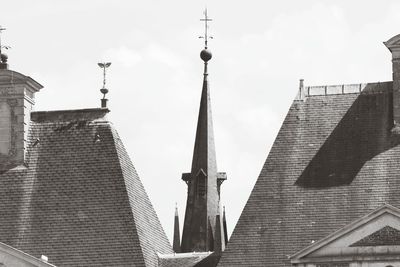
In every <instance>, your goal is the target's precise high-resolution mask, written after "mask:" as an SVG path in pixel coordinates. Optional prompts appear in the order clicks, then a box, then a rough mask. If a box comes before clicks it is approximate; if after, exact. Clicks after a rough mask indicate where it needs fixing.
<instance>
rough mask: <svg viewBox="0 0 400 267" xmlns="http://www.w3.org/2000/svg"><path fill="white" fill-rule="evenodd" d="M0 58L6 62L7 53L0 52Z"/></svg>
mask: <svg viewBox="0 0 400 267" xmlns="http://www.w3.org/2000/svg"><path fill="white" fill-rule="evenodd" d="M0 59H1V62H3V63H7V61H8V56H7V54H1V55H0Z"/></svg>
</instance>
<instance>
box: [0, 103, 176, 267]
mask: <svg viewBox="0 0 400 267" xmlns="http://www.w3.org/2000/svg"><path fill="white" fill-rule="evenodd" d="M107 112H108V110H107V109H85V110H69V111H54V112H33V113H31V120H32V121H31V124H30V131H29V138H28V149H27V159H26V165H25V166H22V167H18V168H15V169H11V170H8V171H6V172H3V173H1V174H0V241H1V242H4V243H6V244H8V245H11V246H13V247H15V248H17V249H20V250H22V251H24V252H26V253H29V254H31V255H33V256H35V257H40V255H42V254H43V255H46V256H48V257H49V262H51V263H53V264H55V265H57V266H58V267H62V266H99V265H101V266H156V264H157V252H160V253H172V249H171V246H170V244H169V242H168V240H167V238H166V235H165V233H164V231H163V229H162V227H161V225H160V222H159V220H158V218H157V216H156V213H155V211H154V209H153V207H152V205H151V203H150V200H149V198H148V196H147V194H146V192H145V190H144V188H143V185H142V183H141V181H140V179H139V177H138V175H137V173H136V171H135V168H134V166H133V165H132V162H131V161H130V159H129V156H128V154H127V153H126V150H125V148H124V146H123V144H122V142H121V140H120V138H119V136H118V134H117V132H116V130H115V129H114V127H113V126H112V124H111V123H110V122H109V121H108V120H107V118H106V117H105V115H106V113H107Z"/></svg>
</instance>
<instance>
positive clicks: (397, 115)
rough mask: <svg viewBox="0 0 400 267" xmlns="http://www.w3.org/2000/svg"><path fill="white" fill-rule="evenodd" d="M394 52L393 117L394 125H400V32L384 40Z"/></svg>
mask: <svg viewBox="0 0 400 267" xmlns="http://www.w3.org/2000/svg"><path fill="white" fill-rule="evenodd" d="M384 44H385V45H386V47H387V48H388V49H389V50H390V52H391V53H392V71H393V119H394V126H395V127H396V126H400V34H398V35H396V36H394V37H392V38H391V39H389V40H388V41H387V42H384Z"/></svg>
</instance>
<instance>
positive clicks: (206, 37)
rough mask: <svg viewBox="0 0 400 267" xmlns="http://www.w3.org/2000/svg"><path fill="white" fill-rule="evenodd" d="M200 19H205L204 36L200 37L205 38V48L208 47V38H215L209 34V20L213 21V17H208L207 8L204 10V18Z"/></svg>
mask: <svg viewBox="0 0 400 267" xmlns="http://www.w3.org/2000/svg"><path fill="white" fill-rule="evenodd" d="M200 21H204V36H200V37H199V38H202V39H204V48H205V49H207V44H208V38H210V39H213V37H212V36H208V22H209V21H212V19H210V18H209V17H208V13H207V8H206V9H205V10H204V19H200Z"/></svg>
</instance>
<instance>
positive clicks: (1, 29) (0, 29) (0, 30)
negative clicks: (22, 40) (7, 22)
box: [0, 26, 11, 54]
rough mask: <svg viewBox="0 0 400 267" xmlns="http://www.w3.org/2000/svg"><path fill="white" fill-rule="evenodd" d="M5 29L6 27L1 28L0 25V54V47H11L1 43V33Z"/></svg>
mask: <svg viewBox="0 0 400 267" xmlns="http://www.w3.org/2000/svg"><path fill="white" fill-rule="evenodd" d="M5 30H6V28H3V27H2V26H0V54H1V49H2V48H4V49H9V48H11V47H9V46H8V45H2V44H1V33H2V32H3V31H5Z"/></svg>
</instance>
